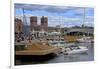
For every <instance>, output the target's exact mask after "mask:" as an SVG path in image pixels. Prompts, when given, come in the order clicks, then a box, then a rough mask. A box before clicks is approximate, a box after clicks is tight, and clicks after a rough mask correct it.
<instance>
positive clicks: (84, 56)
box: [16, 43, 94, 65]
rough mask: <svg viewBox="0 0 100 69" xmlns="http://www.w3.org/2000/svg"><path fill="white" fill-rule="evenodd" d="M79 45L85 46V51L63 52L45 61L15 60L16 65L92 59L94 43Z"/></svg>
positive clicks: (80, 44)
mask: <svg viewBox="0 0 100 69" xmlns="http://www.w3.org/2000/svg"><path fill="white" fill-rule="evenodd" d="M77 45H79V46H86V47H87V48H88V51H87V53H82V54H75V55H64V54H63V53H61V54H58V55H57V56H55V57H52V58H49V59H47V60H45V61H37V62H36V61H24V62H23V61H20V60H16V61H17V63H16V65H28V64H49V63H63V62H64V63H65V62H66V63H67V62H83V61H93V60H94V43H78V44H77Z"/></svg>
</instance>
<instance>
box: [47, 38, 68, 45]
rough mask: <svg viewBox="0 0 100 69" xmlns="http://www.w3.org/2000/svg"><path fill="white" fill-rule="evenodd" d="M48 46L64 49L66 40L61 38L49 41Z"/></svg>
mask: <svg viewBox="0 0 100 69" xmlns="http://www.w3.org/2000/svg"><path fill="white" fill-rule="evenodd" d="M48 44H49V45H50V46H58V47H63V46H65V45H66V42H65V41H64V38H59V39H50V38H49V39H48Z"/></svg>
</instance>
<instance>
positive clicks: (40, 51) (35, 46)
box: [15, 42, 59, 56]
mask: <svg viewBox="0 0 100 69" xmlns="http://www.w3.org/2000/svg"><path fill="white" fill-rule="evenodd" d="M58 51H59V48H57V47H52V46H48V45H47V44H43V43H40V42H38V43H32V44H28V45H27V47H26V49H25V50H20V51H15V55H16V56H17V55H47V54H51V53H57V52H58Z"/></svg>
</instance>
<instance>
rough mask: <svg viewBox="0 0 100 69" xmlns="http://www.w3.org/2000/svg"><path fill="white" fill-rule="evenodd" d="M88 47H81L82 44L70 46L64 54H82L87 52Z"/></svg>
mask: <svg viewBox="0 0 100 69" xmlns="http://www.w3.org/2000/svg"><path fill="white" fill-rule="evenodd" d="M87 51H88V49H87V48H86V47H80V46H71V47H68V48H65V50H64V52H63V53H64V54H67V55H68V54H70V55H71V54H81V53H86V52H87Z"/></svg>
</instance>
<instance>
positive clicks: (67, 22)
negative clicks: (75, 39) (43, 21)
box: [14, 4, 94, 27]
mask: <svg viewBox="0 0 100 69" xmlns="http://www.w3.org/2000/svg"><path fill="white" fill-rule="evenodd" d="M14 7H15V12H14V14H15V17H17V18H20V19H22V20H23V9H24V15H25V18H26V23H25V24H26V25H29V24H30V19H29V17H30V16H37V17H38V24H40V18H41V17H42V16H46V17H48V25H49V26H56V25H61V26H62V27H66V26H67V27H71V26H81V25H82V24H83V23H84V24H85V25H87V26H94V8H91V7H71V6H52V5H36V4H15V6H14Z"/></svg>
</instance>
